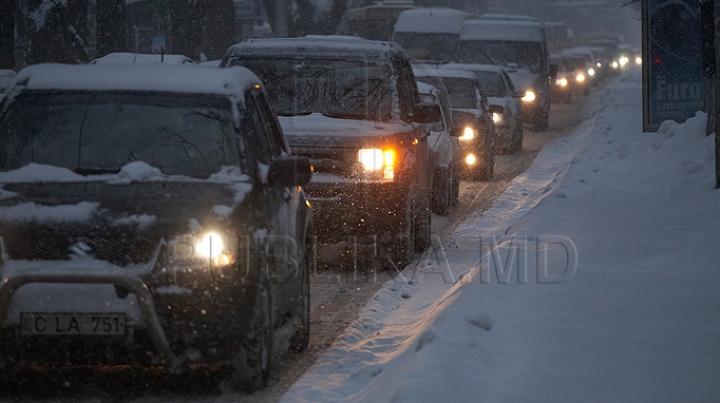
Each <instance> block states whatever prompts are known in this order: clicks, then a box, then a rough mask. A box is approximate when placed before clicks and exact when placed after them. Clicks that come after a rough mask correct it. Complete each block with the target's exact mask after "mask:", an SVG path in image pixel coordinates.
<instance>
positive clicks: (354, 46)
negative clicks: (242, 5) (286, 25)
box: [221, 35, 403, 66]
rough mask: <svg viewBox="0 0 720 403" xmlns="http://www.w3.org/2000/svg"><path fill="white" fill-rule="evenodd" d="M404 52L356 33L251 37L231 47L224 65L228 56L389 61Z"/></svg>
mask: <svg viewBox="0 0 720 403" xmlns="http://www.w3.org/2000/svg"><path fill="white" fill-rule="evenodd" d="M401 53H403V50H402V48H401V47H400V45H398V44H396V43H395V42H387V41H373V40H369V39H362V38H358V37H354V36H341V35H328V36H321V35H311V36H305V37H302V38H264V39H247V40H244V41H242V42H240V43H237V44H235V45H232V46H230V48H228V50H227V52H226V54H225V60H223V63H222V64H221V65H223V66H224V65H226V64H227V59H232V58H237V57H240V56H254V57H264V56H285V57H293V58H298V59H303V58H314V59H315V58H323V59H353V58H361V59H366V60H368V61H371V60H372V61H386V60H388V59H389V58H390V57H392V55H394V54H401Z"/></svg>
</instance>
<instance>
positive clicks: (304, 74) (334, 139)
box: [0, 14, 597, 388]
mask: <svg viewBox="0 0 720 403" xmlns="http://www.w3.org/2000/svg"><path fill="white" fill-rule="evenodd" d="M447 16H448V17H452V18H454V19H456V20H458V21H460V23H462V24H466V22H467V21H466V17H467V16H466V15H455V14H452V15H451V14H447ZM488 19H489V20H493V21H496V20H500V21H504V22H501V23H497V22H492V23H489V25H490V26H496V27H505V29H501V30H499V31H504V32H505V33H507V31H508V29H507V27H508V26H510V25H513V24H511V23H508V22H507V20H508V18H507V17H503V16H495V17H492V18H490V17H488ZM473 24H474V23H473ZM473 24H470V25H473ZM478 24H479V26H483V27H484V23H478ZM478 24H475V25H478ZM537 26H538V24H536V22H535V21H530V24H529V25H528V27H532V29H535V28H537ZM475 28H477V27H475ZM483 29H485V28H483ZM449 31H452V32H450V33H451V34H452V35H458V37H460V36H462V32H463V30H457V29H456V30H455V31H453V30H449ZM472 31H473V32H474V34H473V35H476V34H477V32H479V31H478V29H474V30H472ZM531 36H532V35H531ZM464 38H465V40H466V41H467V42H466V46H470V45H471V44H472V43H475V42H477V43H480V44H483V46H489V47H490V48H493V49H496V48H497V46H490V45H491V44H490V43H485V42H483V41H485V40H484V39H482V38H481V37H479V36H477V35H476V36H473V37H470V36H467V35H466V36H465V37H464ZM533 38H535V37H533ZM496 40H497V41H500V42H502V41H501V40H499V39H497V38H496ZM533 41H534V39H533ZM535 42H537V41H534V42H533V44H532V46H530V48H531V50H532V52H531V53H532V54H533V55H534V56H537V55H538V54H540V55H542V54H544V53H543V52H544V51H545V50H544V48H543V45H542V43H541V42H537V43H535ZM415 43H417V42H415ZM495 45H497V44H496V43H495ZM520 48H522V46H520ZM520 48H518V49H520ZM440 49H441V48H440V47H436V48H435V50H434V51H433V52H439V50H440ZM478 49H479V50H478ZM478 49H476V50H477V52H476V53H477V54H475V55H474V56H473V61H471V62H469V63H447V61H434V62H431V63H427V62H428V61H425V62H421V61H418V60H415V61H414V63H413V60H410V59H409V58H408V57H407V54H406V53H405V51H404V49H403V48H402V47H400V46H399V45H398V44H396V43H394V42H385V41H371V40H365V39H359V38H351V37H341V36H308V37H304V38H275V39H254V40H247V41H243V42H241V43H238V44H236V45H233V46H231V47H230V48H229V49H228V51H227V53H226V55H225V57H224V59H223V60H222V61H220V62H219V63H218V65H217V66H212V67H211V68H209V67H199V66H198V65H197V64H195V63H194V62H192V60H190V59H188V58H185V57H184V56H181V55H164V56H160V57H159V58H158V57H156V56H157V55H132V54H123V53H120V54H111V55H107V56H105V57H103V58H99V59H96V60H95V61H94V62H93V63H92V64H91V65H86V66H68V65H59V64H47V65H37V66H31V67H28V68H26V69H24V70H22V71H20V72H19V73H18V74H17V76H15V77H9V78H10V80H6V82H3V87H2V88H3V94H2V96H0V276H2V280H3V281H2V283H1V284H0V373H2V371H3V370H4V369H6V368H8V367H13V366H19V365H28V364H31V365H33V364H50V365H60V366H61V365H74V364H95V363H109V364H131V365H148V366H155V365H158V366H163V367H165V368H166V369H168V370H170V371H171V372H174V373H177V372H180V373H181V372H184V371H186V370H187V369H188V368H189V367H190V366H191V365H210V366H219V367H222V368H225V369H226V370H227V371H223V374H229V377H227V378H228V379H229V381H230V383H231V384H232V385H242V386H241V387H245V388H247V387H249V388H257V387H261V386H263V385H264V384H265V383H266V382H267V380H268V378H269V374H270V370H271V367H272V364H273V362H274V360H275V359H276V358H277V357H278V356H279V355H281V354H283V353H284V352H285V350H287V349H295V350H302V349H304V348H306V347H307V346H308V341H309V328H310V316H309V315H310V314H309V312H310V311H309V306H310V294H309V293H310V284H309V278H310V276H309V271H308V270H309V266H310V258H311V256H310V246H311V245H312V244H314V243H315V242H316V241H317V240H319V241H320V242H337V241H341V240H345V239H348V238H349V237H352V238H354V239H356V240H357V241H359V242H367V243H369V244H373V245H374V246H375V248H376V249H375V254H374V255H373V256H372V259H371V261H372V262H373V264H376V266H374V267H373V268H372V269H373V270H374V269H397V270H400V269H402V268H403V267H405V266H406V265H408V264H409V263H411V262H412V261H413V260H414V258H415V256H416V254H417V253H419V252H422V251H423V250H425V249H426V248H427V247H428V246H429V245H430V239H431V220H432V213H436V214H441V215H447V214H450V212H451V210H452V208H453V207H455V206H457V205H458V202H459V187H460V178H466V179H472V180H490V179H491V178H492V177H493V174H494V164H495V156H496V154H503V153H504V154H517V153H519V152H521V150H522V140H523V122H526V123H531V124H533V125H534V126H536V127H539V128H542V127H546V126H547V118H548V113H547V110H546V108H545V102H547V101H546V98H545V97H546V95H545V93H544V91H546V90H547V89H546V88H545V87H544V86H543V85H540V84H539V83H540V81H542V80H545V81H547V80H548V79H549V77H551V76H552V77H553V78H556V79H560V76H557V77H556V75H555V72H562V73H563V74H567V77H566V80H567V81H568V82H576V83H578V84H577V85H578V87H577V88H584V89H582V91H587V90H586V87H580V84H579V83H580V82H581V81H582V80H580V78H579V77H580V73H583V74H584V72H585V71H587V73H588V75H589V76H590V75H591V74H590V70H585V67H586V66H583V67H578V66H580V64H581V62H584V61H585V57H586V56H588V55H589V54H588V53H587V52H586V50H585V49H580V50H577V52H574V53H572V54H571V53H569V52H566V53H565V54H563V55H561V56H562V58H564V59H566V60H567V62H566V60H564V59H563V60H562V62H563V66H562V69H560V68H559V65H560V62H559V61H557V62H556V63H557V64H553V61H552V60H549V61H548V60H546V61H545V62H542V61H526V62H527V63H528V65H522V66H521V65H518V64H517V63H515V62H513V60H515V59H513V58H511V57H510V55H509V54H506V56H508V59H507V63H504V64H503V65H502V66H499V65H496V64H492V61H493V59H492V58H490V57H489V56H488V53H487V52H485V51H483V50H482V46H481V47H480V48H478ZM516 50H517V49H516ZM418 54H421V53H418ZM422 54H423V55H424V56H423V57H427V55H428V53H422ZM541 58H542V57H541ZM533 60H534V59H533ZM553 60H554V59H553ZM488 61H489V62H490V64H489V63H488ZM573 61H574V62H575V64H573ZM548 62H549V63H548ZM549 66H554V67H553V68H550V67H549ZM571 66H575V67H571ZM596 67H597V65H596ZM573 69H575V70H573ZM578 69H580V70H582V71H580V72H578ZM519 70H528V71H525V72H523V73H522V74H521V73H520V72H519ZM528 72H530V73H528ZM531 73H532V74H531ZM523 74H525V75H527V76H528V77H530V78H529V81H528V82H527V83H525V84H522V85H523V87H521V88H518V87H517V86H516V83H515V82H514V80H513V75H516V76H518V77H519V76H522V75H523ZM572 74H576V75H575V76H574V77H573V75H572ZM12 75H13V76H14V72H13V74H12ZM8 76H11V75H9V74H8ZM538 77H539V78H538ZM108 78H112V79H108ZM573 80H574V81H573ZM573 87H574V85H573ZM531 95H532V96H531ZM535 97H537V98H535ZM535 99H539V100H540V101H539V102H538V103H533V100H535ZM529 105H530V107H531V111H530V112H528V109H527V108H528V106H529ZM311 179H312V180H311Z"/></svg>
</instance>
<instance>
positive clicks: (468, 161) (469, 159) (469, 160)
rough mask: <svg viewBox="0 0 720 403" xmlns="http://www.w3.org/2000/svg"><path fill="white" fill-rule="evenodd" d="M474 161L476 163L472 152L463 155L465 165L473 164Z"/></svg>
mask: <svg viewBox="0 0 720 403" xmlns="http://www.w3.org/2000/svg"><path fill="white" fill-rule="evenodd" d="M475 163H477V157H475V155H474V154H468V155H466V156H465V164H466V165H475Z"/></svg>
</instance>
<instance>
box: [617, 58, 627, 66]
mask: <svg viewBox="0 0 720 403" xmlns="http://www.w3.org/2000/svg"><path fill="white" fill-rule="evenodd" d="M618 62H619V63H620V67H625V66H627V65H628V63H630V58H629V57H627V56H622V57H620V60H618Z"/></svg>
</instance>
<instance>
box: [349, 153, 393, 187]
mask: <svg viewBox="0 0 720 403" xmlns="http://www.w3.org/2000/svg"><path fill="white" fill-rule="evenodd" d="M358 161H360V163H361V164H362V166H363V168H365V171H366V172H368V173H377V172H379V171H382V178H383V179H388V180H390V179H394V178H395V151H393V150H381V149H379V148H363V149H361V150H360V151H358Z"/></svg>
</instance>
